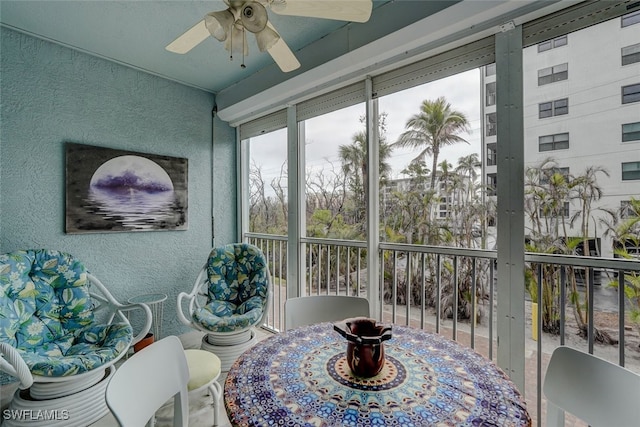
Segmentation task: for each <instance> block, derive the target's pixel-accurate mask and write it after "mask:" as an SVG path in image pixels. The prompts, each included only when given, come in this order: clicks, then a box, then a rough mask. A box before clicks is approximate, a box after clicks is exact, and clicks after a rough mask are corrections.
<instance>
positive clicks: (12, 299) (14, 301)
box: [0, 249, 133, 377]
mask: <svg viewBox="0 0 640 427" xmlns="http://www.w3.org/2000/svg"><path fill="white" fill-rule="evenodd" d="M89 284H90V283H89V280H88V278H87V271H86V269H85V267H84V266H83V265H82V264H81V263H80V262H79V261H78V260H76V259H74V258H73V257H72V256H71V255H69V254H66V253H63V252H58V251H52V250H45V249H38V250H26V251H16V252H11V253H8V254H3V255H0V341H1V342H6V343H8V344H9V345H11V346H12V347H14V348H15V349H17V350H18V352H19V353H20V355H21V356H22V358H23V359H24V361H25V362H26V364H27V366H28V367H29V369H30V371H31V373H32V374H33V375H40V376H45V377H63V376H70V375H76V374H80V373H83V372H87V371H90V370H92V369H95V368H97V367H100V366H102V365H104V364H105V363H108V362H110V361H112V360H114V359H116V358H117V357H118V356H119V355H120V354H121V353H122V352H124V351H126V350H127V349H128V347H129V345H130V343H131V340H132V339H133V331H132V328H131V326H130V325H128V324H127V323H114V324H111V325H96V324H95V321H94V315H93V308H94V304H93V301H92V298H91V295H90V294H89Z"/></svg>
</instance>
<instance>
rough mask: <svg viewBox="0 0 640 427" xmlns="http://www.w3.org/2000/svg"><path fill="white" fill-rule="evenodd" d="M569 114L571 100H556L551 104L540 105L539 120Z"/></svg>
mask: <svg viewBox="0 0 640 427" xmlns="http://www.w3.org/2000/svg"><path fill="white" fill-rule="evenodd" d="M563 114H569V98H562V99H556V100H555V101H551V102H543V103H541V104H538V118H540V119H544V118H546V117H553V116H560V115H563Z"/></svg>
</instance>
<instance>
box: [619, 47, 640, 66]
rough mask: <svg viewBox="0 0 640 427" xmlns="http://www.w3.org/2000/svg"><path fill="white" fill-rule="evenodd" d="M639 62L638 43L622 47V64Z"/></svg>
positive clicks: (639, 51) (639, 50) (639, 49)
mask: <svg viewBox="0 0 640 427" xmlns="http://www.w3.org/2000/svg"><path fill="white" fill-rule="evenodd" d="M634 62H640V43H637V44H633V45H631V46H627V47H623V48H622V65H629V64H633V63H634Z"/></svg>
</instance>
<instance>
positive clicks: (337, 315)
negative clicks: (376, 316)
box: [284, 295, 369, 330]
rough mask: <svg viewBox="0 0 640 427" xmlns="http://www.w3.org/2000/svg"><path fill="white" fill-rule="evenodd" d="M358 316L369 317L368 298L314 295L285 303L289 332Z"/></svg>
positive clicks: (286, 325)
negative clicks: (300, 327) (298, 328)
mask: <svg viewBox="0 0 640 427" xmlns="http://www.w3.org/2000/svg"><path fill="white" fill-rule="evenodd" d="M358 316H365V317H369V301H368V300H367V299H366V298H361V297H354V296H347V295H312V296H306V297H298V298H289V299H287V300H286V301H285V302H284V326H285V328H286V329H287V330H289V329H293V328H297V327H299V326H306V325H312V324H314V323H321V322H333V321H336V320H342V319H346V318H349V317H358Z"/></svg>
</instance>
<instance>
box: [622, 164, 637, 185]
mask: <svg viewBox="0 0 640 427" xmlns="http://www.w3.org/2000/svg"><path fill="white" fill-rule="evenodd" d="M637 179H640V162H627V163H623V164H622V180H623V181H633V180H637Z"/></svg>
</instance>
